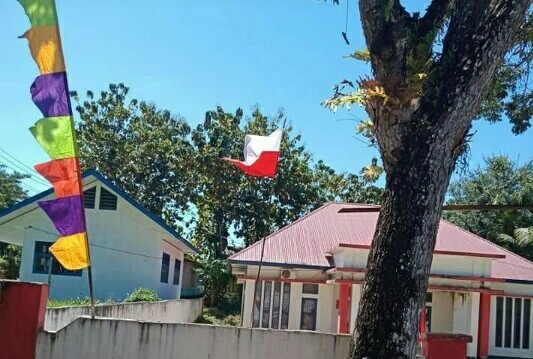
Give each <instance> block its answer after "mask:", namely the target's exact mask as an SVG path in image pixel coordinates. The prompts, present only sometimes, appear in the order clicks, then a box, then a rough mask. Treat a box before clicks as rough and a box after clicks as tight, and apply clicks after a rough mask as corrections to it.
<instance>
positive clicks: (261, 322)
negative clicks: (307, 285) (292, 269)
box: [252, 280, 291, 329]
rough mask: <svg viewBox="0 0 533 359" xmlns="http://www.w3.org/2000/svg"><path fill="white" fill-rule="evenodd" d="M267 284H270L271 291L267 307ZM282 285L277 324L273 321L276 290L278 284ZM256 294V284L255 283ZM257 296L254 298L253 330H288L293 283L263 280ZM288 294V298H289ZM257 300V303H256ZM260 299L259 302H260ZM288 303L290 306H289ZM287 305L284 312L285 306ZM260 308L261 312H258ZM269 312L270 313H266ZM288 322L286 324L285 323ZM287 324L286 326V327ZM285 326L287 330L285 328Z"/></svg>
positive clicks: (258, 287)
mask: <svg viewBox="0 0 533 359" xmlns="http://www.w3.org/2000/svg"><path fill="white" fill-rule="evenodd" d="M267 283H270V290H269V293H268V298H267V299H268V300H269V305H268V307H265V298H266V297H265V295H266V294H267V292H266V291H265V288H266V287H267ZM277 283H280V292H279V303H278V304H279V309H278V314H277V323H275V322H274V321H273V318H274V294H275V289H276V284H277ZM254 292H255V282H254ZM256 293H257V296H256V295H254V297H253V298H252V328H264V329H288V320H289V315H290V302H291V296H290V295H291V283H289V282H284V281H275V280H267V281H265V280H261V281H260V283H259V285H258V286H257V292H256ZM287 294H288V297H287ZM254 299H255V302H254ZM258 299H259V300H258ZM287 302H288V304H287ZM285 304H287V306H286V307H285V308H287V310H286V311H284V305H285ZM257 308H259V310H257ZM265 310H267V311H268V313H266V312H265ZM267 315H268V325H266V320H265V319H266V318H267ZM285 320H286V323H285ZM285 324H286V325H285ZM284 326H285V328H284Z"/></svg>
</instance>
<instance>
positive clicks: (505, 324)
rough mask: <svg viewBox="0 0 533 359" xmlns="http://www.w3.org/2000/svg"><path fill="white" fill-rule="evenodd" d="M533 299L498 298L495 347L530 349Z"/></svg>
mask: <svg viewBox="0 0 533 359" xmlns="http://www.w3.org/2000/svg"><path fill="white" fill-rule="evenodd" d="M530 321H531V299H524V298H511V297H497V298H496V330H495V338H494V339H495V340H494V343H495V346H496V347H498V348H509V349H529V348H530V333H531V322H530Z"/></svg>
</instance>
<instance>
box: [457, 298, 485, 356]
mask: <svg viewBox="0 0 533 359" xmlns="http://www.w3.org/2000/svg"><path fill="white" fill-rule="evenodd" d="M478 323H479V293H453V333H456V334H467V335H471V336H472V338H473V341H472V343H469V344H468V346H467V355H468V356H469V357H475V356H476V354H477V334H478Z"/></svg>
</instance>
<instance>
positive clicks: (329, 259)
mask: <svg viewBox="0 0 533 359" xmlns="http://www.w3.org/2000/svg"><path fill="white" fill-rule="evenodd" d="M375 207H376V206H371V205H360V204H350V203H328V204H326V205H324V206H322V207H320V208H319V209H317V210H315V211H313V212H311V213H310V214H308V215H306V216H304V217H302V218H300V219H299V220H297V221H295V222H294V223H292V224H290V225H288V226H286V227H284V228H281V229H280V230H278V231H276V232H274V233H272V234H271V235H269V236H268V237H266V239H264V241H265V243H264V254H263V261H262V269H261V276H260V283H259V284H260V285H258V286H257V296H255V297H256V301H255V303H254V288H255V279H256V277H257V271H258V267H259V262H260V260H261V250H262V247H263V241H260V242H257V243H255V244H254V245H252V246H250V247H248V248H245V249H244V250H242V251H240V252H239V253H236V254H234V255H232V256H231V257H230V262H231V266H232V270H233V273H234V274H235V275H237V277H238V278H239V281H240V283H243V284H244V289H243V307H242V313H241V315H242V321H243V325H244V326H246V327H261V328H274V329H302V330H316V331H320V332H330V333H351V332H352V331H353V329H354V326H355V318H356V316H357V311H358V309H359V301H360V298H361V291H362V288H363V287H362V285H363V283H364V277H365V268H366V262H367V257H368V253H369V250H370V245H371V242H372V238H373V236H374V231H375V227H376V224H377V219H378V212H377V211H376V210H375ZM353 209H360V211H359V210H357V211H355V212H354V211H353ZM365 209H372V211H370V210H369V211H365ZM343 210H352V212H343ZM532 300H533V263H532V262H530V261H528V260H526V259H524V258H522V257H520V256H518V255H516V254H513V253H511V252H509V251H508V250H506V249H504V248H501V247H499V246H497V245H496V244H494V243H492V242H489V241H488V240H485V239H483V238H481V237H479V236H477V235H475V234H473V233H470V232H468V231H466V230H464V229H462V228H460V227H457V226H455V225H453V224H451V223H449V222H447V221H445V220H442V221H441V224H440V227H439V231H438V234H437V243H436V246H435V250H434V257H433V263H432V267H431V275H430V279H429V292H428V295H427V303H426V312H425V317H426V324H427V330H428V331H431V332H444V333H457V334H459V333H460V334H468V335H471V336H472V337H473V342H472V343H470V344H468V356H471V357H488V356H495V357H509V358H533V330H532V329H533V328H532V326H533V325H532V322H533V310H532V309H533V308H532V303H531V301H532Z"/></svg>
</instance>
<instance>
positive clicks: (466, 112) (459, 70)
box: [417, 0, 531, 147]
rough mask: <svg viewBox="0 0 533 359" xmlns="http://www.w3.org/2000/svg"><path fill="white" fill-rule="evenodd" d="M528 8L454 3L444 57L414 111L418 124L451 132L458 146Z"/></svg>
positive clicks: (511, 0)
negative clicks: (416, 110) (426, 124)
mask: <svg viewBox="0 0 533 359" xmlns="http://www.w3.org/2000/svg"><path fill="white" fill-rule="evenodd" d="M436 1H440V0H436ZM530 4H531V0H461V1H457V2H455V5H454V7H453V11H452V14H451V17H450V25H449V28H448V31H447V33H446V36H445V38H444V42H443V50H442V56H441V57H440V59H439V61H436V62H435V63H434V65H433V66H432V69H431V71H430V75H429V77H428V80H427V82H426V86H425V92H424V95H423V96H422V101H421V103H420V107H419V109H418V112H417V114H418V116H417V117H418V120H421V121H423V122H425V121H428V122H427V123H430V124H432V125H433V126H436V127H440V128H442V129H443V131H449V132H448V134H449V136H448V137H449V138H451V139H452V140H453V141H454V142H453V143H452V144H451V146H454V147H456V146H461V144H462V141H463V139H464V134H465V133H466V132H467V131H468V128H469V127H470V124H471V122H472V119H473V118H474V117H475V116H476V115H477V113H478V112H479V108H480V105H481V100H482V98H483V96H484V94H485V92H486V90H487V88H488V86H489V85H490V83H491V81H492V80H493V77H494V75H495V73H496V71H497V70H498V68H499V67H500V66H501V63H502V61H503V59H504V55H505V53H506V52H507V51H509V49H510V47H511V46H512V45H513V40H514V36H515V34H516V32H517V31H518V29H519V28H520V26H522V25H523V23H524V20H525V15H526V12H527V9H528V7H529V6H530ZM432 5H433V4H432ZM435 6H436V5H435Z"/></svg>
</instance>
